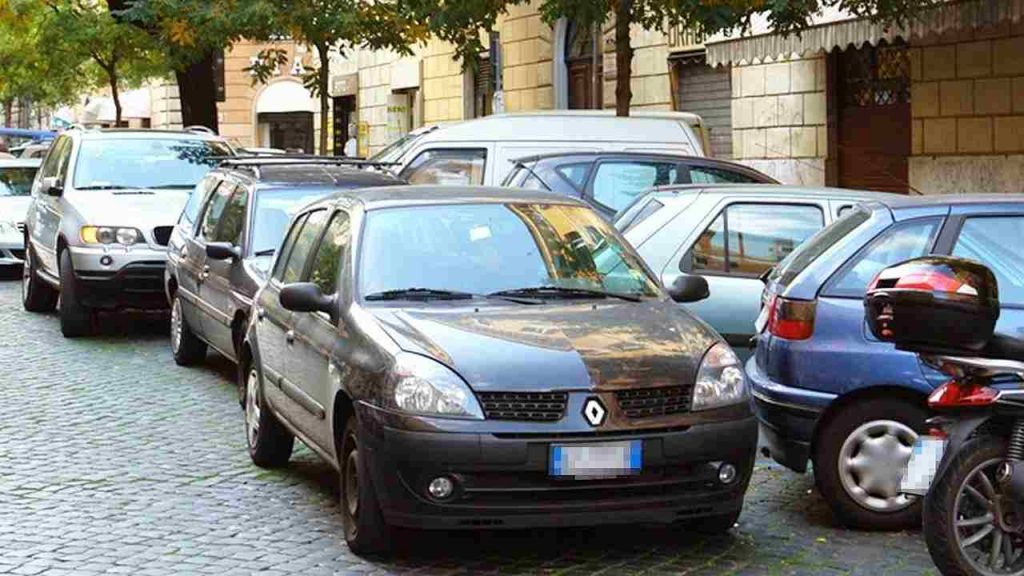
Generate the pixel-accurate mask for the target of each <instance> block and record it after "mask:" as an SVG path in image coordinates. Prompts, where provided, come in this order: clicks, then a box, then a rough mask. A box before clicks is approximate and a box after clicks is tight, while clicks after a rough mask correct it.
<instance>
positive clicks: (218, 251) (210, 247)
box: [206, 242, 242, 260]
mask: <svg viewBox="0 0 1024 576" xmlns="http://www.w3.org/2000/svg"><path fill="white" fill-rule="evenodd" d="M206 257H207V258H212V259H214V260H238V259H239V258H241V257H242V251H241V250H239V249H238V246H235V245H234V244H232V243H230V242H210V243H209V244H207V245H206Z"/></svg>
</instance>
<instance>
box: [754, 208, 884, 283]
mask: <svg viewBox="0 0 1024 576" xmlns="http://www.w3.org/2000/svg"><path fill="white" fill-rule="evenodd" d="M870 218H871V212H869V211H868V209H866V208H863V207H859V206H858V207H856V208H854V209H853V210H850V211H849V212H847V213H846V214H845V215H844V216H842V217H840V218H839V219H838V220H836V221H835V222H833V223H832V224H831V225H830V226H826V227H825V228H822V229H821V230H819V231H818V233H817V234H815V235H814V236H811V237H810V238H809V239H808V240H807V241H806V242H804V243H802V244H800V245H799V246H797V247H796V249H795V250H793V251H792V252H790V254H789V256H787V257H786V258H785V259H784V260H783V261H782V262H779V264H778V265H777V266H775V268H774V269H773V270H772V273H771V275H770V276H769V277H768V279H769V281H772V282H777V283H778V284H779V285H781V286H788V285H789V283H790V282H792V281H793V279H794V278H796V277H797V276H799V275H800V273H801V272H803V271H804V269H806V268H807V267H808V266H810V264H811V262H814V261H815V260H816V259H817V258H818V256H821V255H822V254H824V253H825V251H826V250H828V249H829V248H831V247H832V246H834V245H835V244H837V243H838V242H839V241H840V240H842V239H843V238H846V236H848V235H849V234H850V232H853V231H854V230H856V229H857V228H859V227H860V225H861V224H863V223H865V222H867V221H868V219H870Z"/></svg>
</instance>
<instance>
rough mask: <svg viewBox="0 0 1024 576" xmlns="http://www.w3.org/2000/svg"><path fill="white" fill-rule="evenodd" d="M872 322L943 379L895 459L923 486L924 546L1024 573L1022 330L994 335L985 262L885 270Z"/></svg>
mask: <svg viewBox="0 0 1024 576" xmlns="http://www.w3.org/2000/svg"><path fill="white" fill-rule="evenodd" d="M865 311H866V315H867V320H868V324H869V327H870V328H871V330H872V332H873V333H874V334H875V335H876V336H877V337H878V338H880V339H882V340H886V341H890V342H894V343H895V344H896V347H897V348H898V349H901V350H908V351H911V352H915V353H917V354H918V356H919V357H920V358H921V360H922V362H924V363H925V364H927V365H929V366H931V367H932V368H935V369H937V370H939V371H940V372H942V373H943V374H945V375H947V376H949V378H950V380H949V381H948V382H947V383H945V384H943V385H942V386H939V387H938V388H936V389H935V390H934V391H933V392H932V393H931V395H930V396H929V397H928V405H929V407H930V408H931V410H932V411H933V412H934V413H935V414H936V416H935V417H934V418H932V419H930V420H929V421H928V424H929V426H930V427H931V430H930V431H929V433H928V434H926V435H922V436H920V437H919V438H918V440H917V442H916V444H915V446H914V448H913V451H912V452H911V455H910V458H909V460H908V462H907V465H906V467H905V468H904V470H903V476H902V480H901V491H902V492H904V493H906V494H912V495H917V496H923V497H924V498H925V500H924V506H923V518H922V520H923V528H924V536H925V542H926V544H927V546H928V552H929V553H930V554H931V557H932V560H933V561H934V562H935V564H936V566H937V567H938V569H939V571H940V572H941V573H942V574H944V575H945V576H975V575H984V576H994V575H999V576H1003V575H1024V388H1022V387H1021V386H1020V383H1021V381H1022V380H1024V341H1022V340H1020V339H1016V338H1012V337H1009V336H1005V335H1000V334H995V333H994V328H995V324H996V320H997V319H998V317H999V299H998V286H997V285H996V280H995V276H994V275H993V274H992V272H991V271H990V270H989V269H988V268H986V267H985V266H983V265H981V264H978V263H976V262H973V261H970V260H964V259H959V258H950V257H925V258H919V259H914V260H910V261H907V262H904V263H902V264H897V265H896V266H893V267H891V268H887V269H886V270H883V271H882V272H881V273H880V274H879V275H878V277H877V278H876V279H875V280H874V281H873V282H872V284H871V286H870V287H869V289H868V292H867V294H866V296H865Z"/></svg>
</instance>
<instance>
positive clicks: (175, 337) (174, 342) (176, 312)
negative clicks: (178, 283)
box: [171, 296, 182, 354]
mask: <svg viewBox="0 0 1024 576" xmlns="http://www.w3.org/2000/svg"><path fill="white" fill-rule="evenodd" d="M181 331H182V322H181V300H179V299H178V297H177V296H175V297H174V304H172V305H171V348H172V349H173V350H174V353H175V354H177V353H178V351H179V350H181Z"/></svg>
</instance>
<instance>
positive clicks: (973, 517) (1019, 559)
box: [953, 458, 1024, 576]
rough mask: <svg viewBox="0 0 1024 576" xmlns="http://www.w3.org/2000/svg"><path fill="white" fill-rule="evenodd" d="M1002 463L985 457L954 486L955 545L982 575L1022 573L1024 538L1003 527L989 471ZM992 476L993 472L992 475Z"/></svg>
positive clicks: (996, 492) (993, 482)
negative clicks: (984, 459)
mask: <svg viewBox="0 0 1024 576" xmlns="http://www.w3.org/2000/svg"><path fill="white" fill-rule="evenodd" d="M1001 462H1002V460H1000V459H998V458H993V459H990V460H986V461H985V462H982V463H981V464H978V465H977V466H975V467H974V469H973V470H971V472H970V473H969V474H967V476H965V477H964V481H963V483H961V484H960V486H958V487H957V493H956V501H955V503H954V505H953V523H954V524H953V532H954V535H955V537H956V544H957V548H958V549H959V551H960V555H961V556H963V558H964V559H965V560H967V563H968V564H970V565H971V568H972V569H973V570H975V571H976V572H977V573H978V574H984V575H985V576H1007V575H1018V574H1024V538H1022V537H1021V534H1020V533H1014V532H1010V531H1008V530H1006V529H1004V526H1003V524H1002V523H1001V522H1000V521H999V520H998V519H999V518H1003V514H1004V510H1003V505H1002V498H1003V497H1002V496H1001V495H1000V494H999V490H998V489H997V486H998V485H999V484H998V483H997V482H995V481H994V480H993V479H992V477H991V476H990V475H989V474H988V472H989V471H994V470H995V468H996V467H997V466H999V464H1000V463H1001ZM992 476H994V474H993V475H992Z"/></svg>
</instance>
